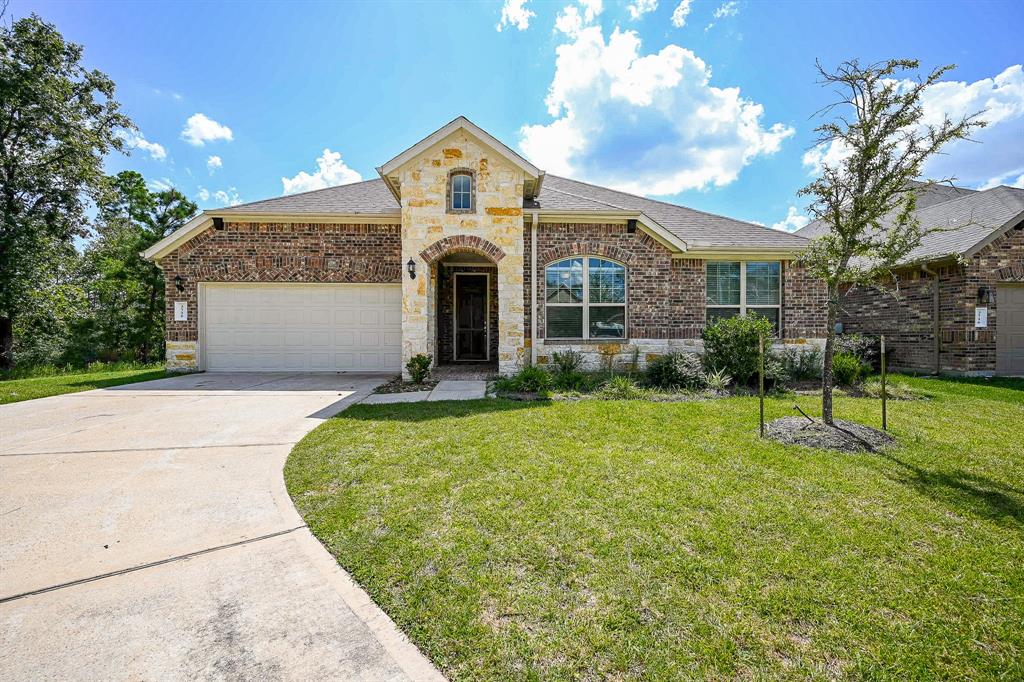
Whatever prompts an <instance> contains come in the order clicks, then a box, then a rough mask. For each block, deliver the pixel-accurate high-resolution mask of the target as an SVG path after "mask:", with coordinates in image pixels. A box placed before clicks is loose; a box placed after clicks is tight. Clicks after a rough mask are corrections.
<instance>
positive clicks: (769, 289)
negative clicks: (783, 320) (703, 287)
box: [706, 261, 782, 332]
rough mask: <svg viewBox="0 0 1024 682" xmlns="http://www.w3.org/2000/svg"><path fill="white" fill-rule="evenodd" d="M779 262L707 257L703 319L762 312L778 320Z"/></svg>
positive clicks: (779, 294) (717, 318)
mask: <svg viewBox="0 0 1024 682" xmlns="http://www.w3.org/2000/svg"><path fill="white" fill-rule="evenodd" d="M781 281H782V265H781V263H779V262H777V261H769V262H755V261H708V264H707V304H706V305H707V323H708V324H711V323H713V322H715V321H717V320H720V319H722V318H723V317H735V316H736V315H762V316H764V317H767V318H768V319H769V320H771V321H772V326H773V327H774V328H775V331H776V332H777V331H778V330H779V324H780V305H781V303H782V298H781V290H782V287H781Z"/></svg>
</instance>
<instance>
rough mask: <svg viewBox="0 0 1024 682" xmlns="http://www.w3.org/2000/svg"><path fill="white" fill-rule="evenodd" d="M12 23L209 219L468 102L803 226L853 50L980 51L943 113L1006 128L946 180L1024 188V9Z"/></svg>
mask: <svg viewBox="0 0 1024 682" xmlns="http://www.w3.org/2000/svg"><path fill="white" fill-rule="evenodd" d="M681 5H682V7H681ZM9 12H10V13H11V14H13V15H14V16H15V17H19V16H24V15H26V14H28V13H30V12H36V13H37V14H39V15H40V16H42V17H43V18H44V19H46V20H47V21H50V22H52V23H54V24H56V26H57V27H58V29H59V30H60V31H61V32H62V33H63V34H64V35H65V37H66V38H68V39H70V40H73V41H75V42H78V43H81V44H83V45H84V46H85V60H86V63H87V65H88V66H90V67H93V68H98V69H100V70H102V71H105V72H106V73H107V74H109V75H110V76H111V77H112V78H113V79H114V81H115V82H116V83H117V85H118V95H117V96H118V99H119V100H120V101H121V103H122V105H123V106H124V108H125V110H126V111H127V113H128V114H129V115H130V116H131V117H132V118H133V119H134V120H135V122H136V124H137V125H138V127H139V131H140V133H141V135H142V138H141V139H133V140H132V142H133V144H135V145H137V147H136V149H135V150H134V151H133V153H132V154H131V156H130V157H120V156H118V157H111V158H110V159H109V160H108V167H109V169H110V170H111V172H115V171H119V170H122V169H125V168H130V169H134V170H137V171H139V172H141V173H142V174H143V175H144V176H145V177H146V178H147V179H149V180H150V181H151V182H152V183H155V184H159V183H170V184H173V185H174V186H176V187H178V188H179V189H181V190H182V191H183V192H185V193H186V194H188V195H189V196H190V197H192V198H194V199H195V200H196V201H197V202H198V203H199V204H200V206H202V207H204V208H213V207H216V206H220V205H225V204H227V203H232V202H238V201H253V200H256V199H262V198H266V197H273V196H279V195H281V194H282V193H283V192H285V191H286V190H289V191H299V190H303V189H312V188H315V187H317V186H323V185H325V184H337V183H339V182H345V181H353V180H356V179H359V178H363V179H369V178H373V177H376V173H375V171H374V167H375V166H377V165H380V164H381V163H383V162H384V161H386V160H388V159H389V158H391V157H392V156H394V155H395V154H397V153H398V152H400V151H402V150H403V149H405V148H406V147H408V146H410V145H411V144H413V143H414V142H416V141H417V140H419V139H420V138H422V137H423V136H425V135H427V134H429V133H430V132H432V131H433V130H435V129H436V128H438V127H440V126H441V125H443V124H444V123H446V122H448V121H449V120H451V119H452V118H454V117H455V116H457V115H460V114H462V115H465V116H467V117H469V118H470V119H471V120H473V121H474V122H475V123H477V124H478V125H480V126H482V127H483V128H485V129H487V130H488V131H489V132H491V133H492V134H493V135H495V136H496V137H498V138H499V139H501V140H503V141H505V142H506V143H507V144H509V145H510V146H512V147H515V148H517V149H519V150H521V151H523V152H525V153H526V155H527V156H528V157H529V158H530V159H531V160H532V161H534V162H535V163H537V165H538V166H540V167H541V168H544V169H546V170H548V171H550V172H555V173H559V174H568V175H570V176H571V177H575V178H577V179H581V180H588V181H592V182H596V183H599V184H607V185H612V186H617V187H621V188H624V189H627V190H630V191H635V192H640V193H644V194H649V195H651V196H657V197H659V198H666V199H669V200H671V201H674V202H677V203H681V204H684V205H687V206H693V207H695V208H699V209H703V210H706V211H712V212H715V213H721V214H725V215H729V216H733V217H736V218H742V219H745V220H752V221H757V222H760V223H764V224H767V225H773V224H777V223H778V224H779V226H780V227H787V228H789V229H793V228H794V227H797V226H799V224H801V218H800V216H801V215H802V206H801V204H800V203H799V201H798V199H797V198H796V191H797V190H798V189H799V188H800V187H801V186H802V185H804V184H805V183H806V182H807V180H808V178H809V173H810V172H813V163H812V162H813V158H811V157H810V156H808V155H807V152H808V149H809V148H810V147H811V146H812V144H813V141H814V136H813V128H814V126H815V120H814V119H812V118H811V116H812V114H813V113H814V112H815V111H816V110H818V109H819V108H820V107H822V106H823V105H825V104H827V103H828V102H829V101H830V97H831V95H830V93H829V91H827V90H824V89H822V88H821V87H820V86H818V85H817V84H816V82H815V81H816V73H815V70H814V62H815V59H820V60H821V61H822V63H823V64H825V65H827V66H833V65H835V64H836V63H838V62H839V61H841V60H843V59H847V58H853V57H857V58H859V59H861V60H862V61H873V60H880V59H885V58H889V57H914V58H919V59H920V60H921V61H922V63H923V65H925V66H935V65H939V64H945V63H956V64H957V65H958V68H957V70H956V71H955V72H954V73H953V74H951V75H950V76H949V80H950V82H949V83H947V84H944V86H943V88H942V90H941V91H938V92H937V93H936V96H935V97H933V99H932V101H930V102H929V103H928V106H927V112H928V113H929V115H941V114H942V113H952V114H956V113H957V112H960V111H963V110H965V109H966V108H970V109H971V110H974V109H980V108H988V109H989V110H990V111H991V112H992V113H991V114H990V116H991V117H992V119H993V121H994V123H993V125H991V126H990V127H989V128H988V129H986V130H985V131H983V132H982V133H981V134H980V135H979V140H980V141H981V142H982V144H959V145H957V146H956V147H953V148H951V149H950V150H949V151H950V153H949V154H948V155H947V156H945V157H943V158H941V159H940V160H938V161H937V162H936V163H935V164H933V165H932V166H931V167H930V168H928V169H927V170H928V171H930V172H931V173H932V174H935V175H938V174H942V175H946V174H950V175H955V176H957V177H958V178H959V180H960V182H961V184H965V185H967V186H972V187H982V186H989V185H992V184H999V183H1004V184H1024V74H1022V71H1021V67H1020V64H1021V63H1022V61H1024V49H1022V48H1021V42H1020V29H1021V27H1022V26H1024V3H1021V2H1005V3H1004V2H970V3H946V2H928V3H925V2H913V3H912V2H906V3H899V2H870V3H840V2H754V1H752V0H690V1H689V2H686V1H683V2H680V0H658V1H657V2H655V1H654V0H630V1H628V2H610V1H608V0H605V1H604V2H600V0H585V1H579V0H573V1H571V2H570V1H569V0H563V1H561V2H536V1H530V0H528V1H527V2H525V3H523V2H521V0H506V1H505V2H504V4H503V3H502V2H500V1H496V2H459V3H441V2H398V3H389V2H351V3H299V2H296V3H290V2H284V3H231V4H213V3H211V4H206V3H187V2H184V3H163V2H146V3H135V4H133V3H128V2H112V3H104V2H30V1H28V0H12V1H11V4H10V7H9ZM503 17H504V19H503ZM680 23H681V24H682V25H681V26H680V25H678V24H680ZM499 26H500V28H501V30H498V28H499ZM197 115H198V116H197ZM325 150H329V152H327V153H325ZM211 157H216V159H217V160H219V164H218V163H217V161H214V162H212V163H211V162H210V159H211ZM303 173H305V175H302V174H303ZM787 215H788V216H789V217H790V220H789V221H788V222H786V223H785V224H784V225H783V224H782V223H784V222H785V219H786V217H787Z"/></svg>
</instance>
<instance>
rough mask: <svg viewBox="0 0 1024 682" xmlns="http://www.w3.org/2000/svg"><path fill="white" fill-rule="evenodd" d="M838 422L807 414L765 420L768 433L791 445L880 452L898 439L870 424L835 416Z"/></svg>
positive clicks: (767, 435)
mask: <svg viewBox="0 0 1024 682" xmlns="http://www.w3.org/2000/svg"><path fill="white" fill-rule="evenodd" d="M835 421H836V424H835V426H827V425H825V424H823V423H822V422H819V421H814V422H811V421H808V420H807V419H805V418H804V417H782V418H781V419H776V420H775V421H772V422H769V423H768V424H765V430H764V433H765V437H766V438H770V439H772V440H774V441H778V442H780V443H786V444H787V445H803V446H806V447H811V448H824V449H827V450H838V451H840V452H878V451H879V450H880V449H882V448H884V447H886V446H887V445H892V444H893V443H895V442H896V440H895V439H894V438H893V437H892V436H890V435H889V434H888V433H886V432H884V431H879V430H878V429H873V428H871V427H870V426H865V425H863V424H858V423H856V422H848V421H844V420H842V419H837V420H835Z"/></svg>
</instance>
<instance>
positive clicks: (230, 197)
mask: <svg viewBox="0 0 1024 682" xmlns="http://www.w3.org/2000/svg"><path fill="white" fill-rule="evenodd" d="M196 197H198V199H199V200H200V201H202V202H203V203H206V202H208V201H211V200H212V201H214V202H216V203H218V204H220V205H221V206H238V205H239V204H240V203H242V199H241V198H240V197H239V196H238V190H237V189H235V188H234V187H228V188H227V189H226V190H225V189H218V190H216V191H213V192H211V191H210V190H208V189H206V188H205V187H200V188H199V191H198V192H196Z"/></svg>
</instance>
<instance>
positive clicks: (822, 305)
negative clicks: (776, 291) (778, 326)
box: [782, 261, 828, 339]
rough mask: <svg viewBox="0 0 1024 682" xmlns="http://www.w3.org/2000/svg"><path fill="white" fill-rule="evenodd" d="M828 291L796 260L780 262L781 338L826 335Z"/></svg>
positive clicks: (811, 337) (815, 337)
mask: <svg viewBox="0 0 1024 682" xmlns="http://www.w3.org/2000/svg"><path fill="white" fill-rule="evenodd" d="M827 303H828V290H827V289H826V288H825V284H824V282H822V281H821V280H819V279H815V278H814V277H812V276H811V275H810V274H808V272H807V269H806V268H804V267H803V266H802V265H800V264H799V263H796V262H795V261H785V262H783V264H782V337H783V338H784V339H804V338H807V339H821V338H824V337H825V336H827V332H828V329H827V327H828V325H827V317H828V311H827V310H826V304H827Z"/></svg>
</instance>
